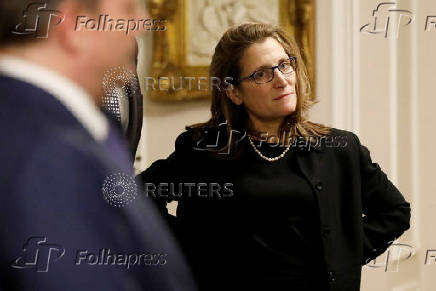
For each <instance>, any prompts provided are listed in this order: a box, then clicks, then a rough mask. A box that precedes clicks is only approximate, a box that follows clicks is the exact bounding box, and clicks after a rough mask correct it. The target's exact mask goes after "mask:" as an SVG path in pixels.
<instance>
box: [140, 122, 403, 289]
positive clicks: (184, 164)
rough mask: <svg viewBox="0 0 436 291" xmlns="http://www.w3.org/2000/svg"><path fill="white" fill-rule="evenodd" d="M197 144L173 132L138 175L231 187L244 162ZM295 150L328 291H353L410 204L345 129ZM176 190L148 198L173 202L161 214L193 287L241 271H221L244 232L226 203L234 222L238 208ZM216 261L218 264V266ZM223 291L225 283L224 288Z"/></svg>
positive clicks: (209, 286)
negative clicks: (314, 207)
mask: <svg viewBox="0 0 436 291" xmlns="http://www.w3.org/2000/svg"><path fill="white" fill-rule="evenodd" d="M209 132H213V134H211V136H210V138H209V139H210V141H212V144H213V143H214V142H213V141H214V140H215V139H216V131H215V132H214V131H210V130H209ZM207 136H208V135H206V138H204V139H208V137H207ZM201 142H202V141H197V140H195V139H194V138H193V137H192V135H191V133H190V132H189V131H185V132H183V133H182V134H180V135H179V136H178V138H177V140H176V142H175V151H174V152H173V153H172V154H171V155H170V156H169V157H168V158H167V159H164V160H158V161H155V162H154V163H153V164H152V165H151V166H150V167H149V168H148V169H147V170H146V171H144V172H143V173H142V174H141V177H142V179H143V182H144V183H147V182H148V183H150V182H151V183H154V184H158V183H160V182H176V183H179V182H197V183H198V182H207V181H215V182H217V181H221V182H225V181H227V182H228V181H232V182H233V183H234V184H235V183H236V184H237V183H238V179H240V178H241V177H243V176H244V165H240V164H238V163H239V162H238V161H236V162H230V161H224V162H218V161H216V160H213V159H212V158H210V157H209V155H208V154H207V151H203V150H198V144H201ZM246 144H248V143H246ZM195 147H197V150H194V148H195ZM248 150H252V149H250V148H248ZM295 150H296V151H297V160H298V166H299V168H300V169H301V172H302V173H303V174H304V177H305V178H306V179H307V181H308V182H309V183H310V185H311V187H312V191H313V192H314V193H315V195H316V197H317V200H318V204H319V214H320V222H321V229H320V230H319V231H320V236H321V237H322V240H323V249H324V258H325V262H326V265H327V274H326V276H328V281H329V284H330V290H332V291H351V290H359V289H360V278H361V267H362V265H364V264H366V263H368V262H369V261H370V260H371V259H373V258H375V257H377V256H379V255H380V254H382V253H383V252H384V251H385V250H386V249H387V248H388V247H389V245H390V244H391V243H392V241H393V240H395V239H396V238H398V237H399V236H400V235H401V234H402V233H403V232H404V231H405V230H407V229H408V228H409V220H410V205H409V203H408V202H406V201H405V199H404V197H403V196H402V194H401V193H400V192H399V191H398V189H397V188H396V187H395V186H394V185H393V184H392V183H391V182H390V181H389V180H388V178H387V176H386V174H385V173H384V172H383V171H382V170H381V169H380V167H379V165H378V164H377V163H374V162H372V160H371V157H370V152H369V150H368V149H367V148H366V147H365V146H363V145H362V144H361V143H360V141H359V139H358V137H357V136H356V135H355V134H354V133H352V132H348V131H344V130H339V129H335V128H333V129H332V131H331V133H330V134H329V137H328V138H326V139H323V140H322V142H315V141H314V140H313V141H312V143H300V142H298V144H297V146H296V147H295ZM183 195H184V196H181V197H180V198H177V197H174V195H173V197H171V196H170V197H168V198H166V197H163V196H164V195H162V196H161V195H154V196H155V197H154V198H155V199H156V201H157V203H158V204H159V205H160V209H161V210H162V211H164V212H166V208H165V205H166V202H168V201H170V200H173V199H176V200H179V206H178V209H177V219H175V218H174V217H169V219H170V220H171V221H173V224H174V227H175V228H176V229H177V230H178V232H179V236H180V238H181V240H182V241H183V242H184V247H185V249H186V252H187V253H188V256H189V257H190V259H191V262H192V265H193V266H194V270H195V273H196V274H197V276H198V279H199V281H200V282H201V286H207V287H204V290H212V289H213V288H214V286H218V285H219V283H220V282H225V281H226V279H227V278H226V276H232V275H234V274H237V275H238V276H239V275H241V274H242V270H238V268H237V267H235V268H233V269H232V271H229V272H228V273H225V272H224V270H226V269H231V268H232V267H234V265H236V266H237V262H238V261H240V260H241V259H243V258H241V257H238V255H236V258H231V259H229V258H228V256H226V254H227V253H229V252H231V251H233V250H234V249H235V248H236V245H237V244H238V242H237V241H235V240H236V239H235V238H236V237H237V233H238V231H244V230H243V229H239V230H238V227H237V226H236V225H237V223H238V219H234V220H233V221H232V220H229V219H227V217H228V216H229V215H230V213H231V211H233V208H232V207H239V208H238V209H239V212H240V213H241V217H240V218H241V219H242V218H243V217H242V215H243V214H242V213H243V210H244V205H238V206H234V205H233V204H232V202H231V201H232V200H231V199H229V200H227V202H225V200H226V199H224V198H221V199H215V200H214V199H212V198H211V199H206V198H198V197H197V198H196V197H194V198H193V197H186V191H185V192H183ZM234 195H235V196H237V195H238V193H234ZM148 196H150V195H148ZM237 211H238V210H237ZM362 214H364V216H363V215H362ZM229 226H232V227H229ZM233 226H234V227H233ZM239 247H240V248H241V249H243V248H244V246H243V245H241V246H239ZM252 255H253V256H255V255H256V254H252ZM220 261H226V262H224V263H223V264H221V265H219V264H218V262H220ZM218 265H219V267H216V266H218ZM240 277H242V275H241V276H240ZM243 280H246V281H245V283H241V284H242V285H244V284H249V282H250V281H252V280H254V278H253V276H252V277H250V274H247V276H246V277H244V279H243ZM208 282H209V284H208ZM224 285H225V284H224ZM225 286H226V285H225ZM253 287H254V288H255V289H256V286H253ZM217 289H218V288H217ZM226 289H231V288H230V287H229V285H227V286H226ZM235 289H236V287H235Z"/></svg>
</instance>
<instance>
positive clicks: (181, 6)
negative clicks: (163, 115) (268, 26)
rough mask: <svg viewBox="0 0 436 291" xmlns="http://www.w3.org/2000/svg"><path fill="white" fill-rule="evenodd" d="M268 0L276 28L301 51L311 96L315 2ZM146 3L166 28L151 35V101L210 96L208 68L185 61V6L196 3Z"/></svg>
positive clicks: (179, 0)
mask: <svg viewBox="0 0 436 291" xmlns="http://www.w3.org/2000/svg"><path fill="white" fill-rule="evenodd" d="M270 1H274V2H276V3H275V4H276V5H278V8H279V9H278V11H279V12H278V15H277V17H278V25H280V26H281V27H282V28H284V29H285V30H286V31H288V32H289V33H290V34H291V35H293V36H294V37H295V40H296V41H297V43H298V45H299V46H300V48H301V51H302V56H303V59H304V62H305V64H306V66H307V70H308V75H309V79H310V82H311V87H312V96H314V88H315V86H314V85H315V83H314V82H315V68H314V64H315V53H314V52H315V35H314V31H315V15H314V14H315V3H314V2H315V0H270ZM146 2H147V7H148V10H149V12H150V14H151V17H152V18H153V19H164V20H165V27H166V29H165V30H164V31H156V32H154V33H153V53H152V65H151V66H152V68H151V77H149V79H150V80H148V81H153V84H150V83H149V82H148V81H147V82H145V83H146V86H147V88H146V90H147V92H151V93H150V96H151V98H152V99H153V100H167V101H168V100H172V101H177V100H190V99H199V98H208V97H210V92H211V91H210V83H209V82H208V80H209V66H208V65H204V64H203V65H192V64H189V63H188V61H187V44H188V40H189V38H190V37H192V36H191V34H190V31H189V28H188V26H189V25H188V20H189V17H190V15H189V10H188V5H189V4H190V3H192V2H195V0H146ZM188 77H189V78H188ZM192 78H194V79H192ZM189 79H191V80H189ZM192 80H194V83H191V81H192ZM181 82H183V83H181ZM153 85H154V86H153Z"/></svg>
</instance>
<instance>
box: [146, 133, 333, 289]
mask: <svg viewBox="0 0 436 291" xmlns="http://www.w3.org/2000/svg"><path fill="white" fill-rule="evenodd" d="M242 142H243V146H244V147H245V151H244V154H243V156H241V157H239V158H238V159H236V160H234V161H214V162H213V161H212V160H202V162H199V163H198V164H194V163H193V164H191V165H189V166H188V167H185V169H184V170H183V174H182V175H181V176H183V178H180V180H179V181H178V182H186V181H189V182H194V183H199V182H206V183H219V184H220V185H221V186H222V185H223V184H225V183H228V184H229V183H231V186H232V187H228V188H231V189H232V191H233V193H232V196H231V197H217V195H215V196H214V197H197V196H196V195H190V196H191V197H183V198H181V199H179V206H178V210H177V216H178V217H177V223H176V224H175V229H176V232H177V233H178V234H179V237H180V239H181V242H182V244H183V246H184V248H185V252H186V255H187V258H188V260H189V261H190V262H191V264H192V267H193V271H194V274H195V275H196V276H197V279H198V281H199V284H200V287H201V290H243V289H240V288H244V289H245V290H250V289H251V290H294V291H302V290H310V291H313V290H328V282H327V278H326V277H327V274H326V273H327V271H326V269H325V262H324V256H323V251H322V240H321V231H320V221H319V210H318V205H317V201H316V197H315V196H314V193H313V190H312V189H311V185H310V184H309V182H308V181H306V180H305V178H304V176H303V175H302V173H301V172H300V170H299V168H298V166H297V161H296V159H295V155H296V154H297V152H295V150H296V149H294V148H292V147H291V149H290V150H289V151H288V152H287V154H286V155H285V156H284V157H283V158H282V159H280V160H278V161H275V162H268V161H265V160H263V159H261V158H260V157H259V156H258V154H257V153H256V152H255V151H254V149H253V148H252V147H251V145H250V144H249V141H248V139H247V138H245V139H244V140H243V141H242ZM254 143H255V144H258V142H256V141H255V142H254ZM258 149H259V150H260V151H261V152H262V153H263V154H264V155H265V156H268V157H275V156H278V155H280V154H281V153H282V152H283V150H284V148H283V147H272V146H271V145H270V144H267V143H263V144H262V146H260V147H258ZM158 164H159V163H156V164H155V165H153V166H156V165H158ZM153 166H152V167H153ZM147 171H148V170H147ZM147 171H145V172H144V173H143V174H142V178H143V179H144V182H147V180H150V179H157V178H156V177H154V178H153V177H152V175H149V176H147ZM162 171H164V170H163V169H162ZM192 171H194V172H196V174H195V175H194V176H193V177H204V178H203V179H202V180H201V181H192V179H191V180H190V179H189V176H190V174H189V173H190V172H192ZM199 173H203V174H202V175H199ZM154 182H157V181H156V180H155V181H154ZM162 182H164V181H162ZM183 193H184V194H186V191H185V189H184V191H183Z"/></svg>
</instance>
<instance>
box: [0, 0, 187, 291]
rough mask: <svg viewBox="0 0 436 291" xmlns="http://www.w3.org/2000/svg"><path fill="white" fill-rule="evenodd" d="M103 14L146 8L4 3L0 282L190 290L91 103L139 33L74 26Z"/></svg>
mask: <svg viewBox="0 0 436 291" xmlns="http://www.w3.org/2000/svg"><path fill="white" fill-rule="evenodd" d="M105 14H109V15H110V17H111V18H113V19H132V18H135V17H140V16H142V17H144V16H145V15H139V14H138V11H137V9H136V6H135V1H134V0H117V1H114V0H50V1H45V2H44V3H33V4H32V1H16V0H14V1H2V2H1V3H0V19H1V20H0V92H1V93H0V94H1V97H0V132H1V133H2V136H3V137H2V142H1V151H0V160H1V161H2V165H3V167H2V169H1V170H0V185H1V189H2V190H1V193H0V221H1V227H0V236H1V240H0V248H1V250H2V251H1V254H0V290H1V289H4V290H105V291H107V290H194V289H195V288H194V284H193V282H192V280H191V275H190V272H189V270H188V267H187V266H186V264H185V261H184V258H183V255H182V254H181V253H180V251H179V248H178V246H176V245H175V244H174V242H173V237H172V235H171V234H170V233H169V232H168V231H167V228H166V225H165V224H164V222H163V221H162V220H161V217H160V216H159V215H158V214H157V212H156V211H155V209H154V208H153V206H152V205H149V203H148V202H147V201H145V200H144V199H143V197H142V196H141V194H140V193H139V191H140V189H139V188H138V189H137V188H136V184H135V183H134V181H133V180H132V179H130V177H131V176H132V175H133V170H132V161H131V160H130V157H129V155H128V154H127V152H126V147H125V144H124V142H123V141H122V138H121V135H120V133H119V132H118V131H117V129H116V128H115V127H114V126H113V124H111V123H110V122H109V121H108V120H107V119H106V117H105V116H104V115H103V114H102V113H101V111H100V110H99V109H98V105H99V101H100V100H99V96H101V95H102V89H101V88H102V85H101V80H102V78H103V75H104V72H105V71H107V70H108V69H110V68H111V67H114V66H118V65H120V64H124V63H126V62H128V60H130V59H131V58H132V57H133V55H132V54H133V53H134V48H135V39H134V36H135V33H130V34H126V33H125V31H98V30H96V29H95V30H93V29H92V25H90V26H88V28H91V29H83V27H82V29H81V30H80V31H77V23H76V22H77V17H78V16H86V17H87V19H99V17H100V15H105ZM47 17H48V18H47ZM81 19H84V18H83V17H82V18H81ZM89 24H92V23H91V22H90V23H89ZM44 25H46V26H47V27H43V26H44Z"/></svg>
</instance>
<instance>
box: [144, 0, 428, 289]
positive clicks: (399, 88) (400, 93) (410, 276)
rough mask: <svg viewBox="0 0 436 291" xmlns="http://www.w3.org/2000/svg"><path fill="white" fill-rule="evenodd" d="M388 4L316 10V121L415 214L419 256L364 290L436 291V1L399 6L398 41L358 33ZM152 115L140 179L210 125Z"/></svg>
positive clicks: (157, 107)
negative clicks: (356, 151) (357, 149)
mask: <svg viewBox="0 0 436 291" xmlns="http://www.w3.org/2000/svg"><path fill="white" fill-rule="evenodd" d="M381 2H383V1H374V0H366V1H361V0H322V1H318V3H317V6H318V7H317V36H316V38H317V44H318V45H317V56H316V60H317V84H316V85H317V92H318V98H319V99H320V101H321V102H320V103H319V104H318V105H316V106H315V107H314V108H313V110H312V112H311V115H310V116H311V119H313V120H315V121H319V122H323V123H325V124H328V125H332V126H335V127H339V128H343V129H347V130H351V131H353V132H355V133H356V134H358V135H359V137H360V139H361V141H362V143H363V144H365V145H366V146H367V147H368V148H369V149H370V151H371V155H372V157H373V160H374V161H376V162H378V163H379V164H380V166H381V167H382V169H384V171H385V172H386V173H387V175H388V176H389V178H390V179H391V180H392V181H393V182H394V183H395V185H397V187H398V188H399V189H400V191H401V192H402V193H403V194H404V195H405V197H406V198H407V200H408V201H410V202H411V204H412V214H413V217H412V228H411V230H409V231H407V232H406V233H405V235H403V236H402V237H401V238H400V239H399V241H398V242H399V243H406V244H410V245H412V246H413V247H414V250H415V254H414V255H413V256H412V258H410V259H408V260H405V261H401V262H400V264H399V269H398V271H397V272H385V271H384V269H383V268H370V267H364V268H363V274H362V290H368V291H369V290H370V291H379V290H380V291H382V290H383V291H385V290H393V291H408V290H425V291H427V290H433V288H434V287H433V286H435V285H436V275H435V274H436V264H433V265H424V259H425V251H426V250H427V249H436V230H434V227H433V225H432V222H433V220H435V218H436V212H435V210H436V195H435V194H436V191H435V190H436V189H435V188H436V186H435V185H434V184H433V179H434V177H433V173H434V172H435V171H434V170H433V166H434V165H436V160H435V156H434V154H433V153H432V152H431V150H432V148H433V145H434V144H435V142H436V138H435V137H434V136H433V134H432V133H433V131H434V126H435V125H436V114H434V113H433V108H434V107H435V106H436V97H434V94H435V93H434V92H435V91H434V85H435V84H436V74H435V73H434V70H435V68H436V58H435V57H433V53H434V51H435V48H436V29H435V31H433V32H426V31H424V25H425V20H426V16H427V15H436V1H432V0H420V1H417V0H404V1H401V0H399V1H397V2H398V8H399V9H408V10H411V11H412V12H414V13H415V17H416V19H415V21H414V22H413V23H412V24H410V25H409V26H406V27H403V28H402V29H401V30H400V35H399V38H398V39H397V40H395V39H393V40H390V39H386V38H384V37H383V36H381V35H367V34H363V33H360V32H359V29H360V27H361V26H363V25H364V24H366V23H368V22H370V21H372V18H371V14H372V10H374V9H376V6H377V5H378V4H379V3H381ZM150 45H151V40H150V39H145V40H141V42H140V46H141V52H142V54H141V58H140V64H142V66H140V69H139V75H140V78H141V79H143V77H144V76H146V74H147V72H146V70H145V68H146V67H148V63H147V60H149V55H148V54H149V51H150ZM144 93H146V92H144ZM144 108H145V111H144V128H143V136H142V139H141V143H140V148H139V150H138V156H140V157H141V158H142V159H141V160H140V161H138V162H137V164H136V167H137V170H138V171H139V170H142V169H144V168H146V167H147V166H149V165H150V163H151V162H152V161H154V160H156V159H159V158H165V157H167V156H168V155H169V154H170V153H171V152H172V151H173V150H174V141H175V138H176V137H177V135H178V134H179V133H181V132H182V131H183V129H184V126H185V125H187V124H191V123H194V122H201V121H205V120H206V119H208V118H209V100H202V101H184V102H178V103H159V102H153V101H151V100H149V99H148V98H145V103H144ZM172 210H174V208H172ZM397 250H398V249H397ZM404 250H406V249H404ZM393 251H394V250H392V252H393ZM382 258H384V257H383V256H382ZM377 263H380V261H377ZM391 263H392V261H391ZM391 267H392V266H391ZM391 270H392V269H391Z"/></svg>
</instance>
